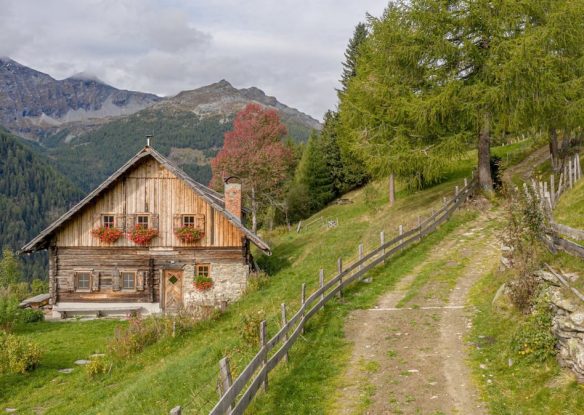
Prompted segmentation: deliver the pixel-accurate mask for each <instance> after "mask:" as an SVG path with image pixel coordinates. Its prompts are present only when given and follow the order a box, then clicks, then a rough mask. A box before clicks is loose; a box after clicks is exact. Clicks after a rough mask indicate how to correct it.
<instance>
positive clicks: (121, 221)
mask: <svg viewBox="0 0 584 415" xmlns="http://www.w3.org/2000/svg"><path fill="white" fill-rule="evenodd" d="M114 226H115V227H116V228H118V229H121V230H124V228H125V227H126V216H125V215H122V214H116V215H115V218H114Z"/></svg>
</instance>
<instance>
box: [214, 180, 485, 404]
mask: <svg viewBox="0 0 584 415" xmlns="http://www.w3.org/2000/svg"><path fill="white" fill-rule="evenodd" d="M464 182H465V183H464V184H465V186H464V187H463V188H462V189H459V187H458V186H456V188H455V192H454V197H453V198H452V199H450V200H447V199H446V198H445V199H444V203H443V206H442V207H441V208H440V209H439V210H438V211H437V212H435V213H433V214H432V215H431V216H430V217H429V218H427V219H425V220H423V221H421V220H419V221H418V226H416V227H414V228H412V229H410V230H408V231H406V232H403V228H402V227H400V234H399V235H398V236H396V237H395V238H393V239H391V240H390V241H388V242H384V234H383V232H382V233H381V234H380V240H381V243H380V245H379V246H378V247H377V248H375V249H373V250H372V251H370V252H369V253H367V254H364V253H363V245H362V244H361V245H360V246H359V259H358V260H357V261H355V262H353V263H352V264H350V265H348V266H347V267H346V268H343V263H342V259H341V258H339V259H338V264H337V265H338V272H337V274H336V275H335V276H334V277H332V278H331V279H330V280H329V281H326V282H325V281H324V277H323V276H324V274H323V272H322V270H321V273H320V276H319V288H318V289H317V290H316V291H314V292H313V293H312V294H310V295H309V296H308V298H307V297H306V289H305V288H306V285H305V284H302V289H301V306H300V308H299V309H298V311H296V313H295V314H294V315H293V316H292V317H291V318H290V319H288V320H287V319H286V305H285V304H282V327H281V328H280V330H279V331H278V332H277V333H276V334H275V335H274V336H273V337H272V338H271V339H269V340H267V339H265V332H266V331H265V324H266V323H265V321H263V322H262V324H261V330H260V331H261V333H263V334H262V336H261V348H260V350H259V351H258V353H257V354H256V355H255V356H254V357H253V358H252V359H251V361H250V362H249V363H248V364H247V366H246V367H245V369H243V371H242V372H241V373H240V374H239V376H238V377H237V378H236V379H235V380H233V382H231V376H230V373H229V361H228V360H227V359H226V358H224V359H222V360H221V362H220V366H221V368H222V373H223V372H224V371H225V368H227V372H228V373H227V375H222V377H223V379H221V381H220V384H222V385H225V387H224V388H223V390H222V393H221V397H220V399H219V401H218V402H217V404H216V405H215V407H214V408H213V409H212V410H211V412H210V413H209V414H210V415H223V414H231V415H233V414H243V413H244V411H245V409H246V408H247V407H248V406H249V404H250V403H251V402H252V400H253V399H254V397H255V396H256V394H257V392H258V391H259V390H260V388H262V386H263V388H264V389H267V386H268V374H269V373H270V372H271V371H272V370H273V369H274V368H275V367H276V366H277V365H278V363H280V362H281V361H282V359H287V358H288V352H289V350H290V348H291V347H292V346H293V345H294V343H295V342H296V340H297V339H298V337H299V336H300V335H301V334H302V333H303V332H304V326H305V324H306V322H307V321H308V320H309V319H310V318H311V317H312V316H314V315H315V314H316V313H317V312H318V311H319V310H321V309H322V308H323V307H324V305H325V304H326V303H327V302H329V301H330V300H331V299H332V298H333V297H337V296H342V292H343V289H344V288H346V287H347V286H348V285H350V284H352V283H353V282H355V281H357V280H360V279H362V278H363V276H364V275H365V274H366V273H367V272H368V271H369V270H370V269H372V268H373V267H375V266H377V265H379V264H381V263H383V262H384V261H385V260H386V259H387V258H389V257H391V256H392V255H394V254H395V253H396V252H398V251H401V250H403V249H405V248H407V247H408V246H410V245H412V244H413V243H415V242H417V241H420V240H421V239H422V238H424V237H425V236H426V235H428V234H429V233H431V232H433V231H434V230H435V229H436V228H437V227H438V226H440V224H442V223H444V222H446V221H447V220H448V218H450V216H451V215H452V213H453V212H454V211H455V210H456V209H457V208H458V207H460V205H462V204H463V203H464V202H465V201H466V200H467V199H468V198H469V196H471V195H472V193H473V192H474V189H475V188H476V183H477V181H476V178H473V179H471V180H470V181H467V180H466V179H465V180H464ZM278 346H279V347H278Z"/></svg>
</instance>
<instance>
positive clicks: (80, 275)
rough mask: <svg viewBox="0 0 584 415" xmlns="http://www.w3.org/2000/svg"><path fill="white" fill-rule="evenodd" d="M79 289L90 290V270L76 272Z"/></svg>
mask: <svg viewBox="0 0 584 415" xmlns="http://www.w3.org/2000/svg"><path fill="white" fill-rule="evenodd" d="M75 278H76V279H77V290H79V291H89V289H90V287H91V273H90V272H76V273H75Z"/></svg>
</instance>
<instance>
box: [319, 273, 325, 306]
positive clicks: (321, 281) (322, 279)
mask: <svg viewBox="0 0 584 415" xmlns="http://www.w3.org/2000/svg"><path fill="white" fill-rule="evenodd" d="M318 283H319V285H320V288H322V287H324V269H322V268H321V269H320V271H319V273H318ZM320 299H321V300H324V291H323V292H322V294H321V295H320Z"/></svg>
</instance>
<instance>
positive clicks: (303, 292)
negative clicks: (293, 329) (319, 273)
mask: <svg viewBox="0 0 584 415" xmlns="http://www.w3.org/2000/svg"><path fill="white" fill-rule="evenodd" d="M305 303H306V283H305V282H303V283H302V288H301V289H300V306H301V307H302V318H304V315H305V314H306V310H304V304H305ZM300 333H302V334H304V323H302V329H301V330H300Z"/></svg>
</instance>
